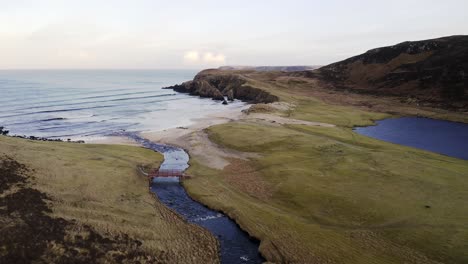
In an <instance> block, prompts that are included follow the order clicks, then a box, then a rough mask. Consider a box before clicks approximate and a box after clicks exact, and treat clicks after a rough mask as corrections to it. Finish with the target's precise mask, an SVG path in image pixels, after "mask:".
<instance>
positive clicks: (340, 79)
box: [313, 36, 468, 108]
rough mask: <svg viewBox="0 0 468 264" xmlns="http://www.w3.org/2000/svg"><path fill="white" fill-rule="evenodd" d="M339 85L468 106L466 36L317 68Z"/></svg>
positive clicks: (377, 51)
mask: <svg viewBox="0 0 468 264" xmlns="http://www.w3.org/2000/svg"><path fill="white" fill-rule="evenodd" d="M313 75H314V77H317V76H318V77H319V78H321V79H322V80H324V81H325V82H329V83H333V84H334V85H335V87H337V88H339V89H348V90H352V91H356V92H362V93H371V94H376V95H396V96H406V97H411V98H415V99H417V100H422V101H426V102H432V103H434V104H437V105H439V106H445V107H454V108H460V107H461V108H466V106H467V102H468V93H467V89H468V88H467V87H468V36H452V37H445V38H439V39H431V40H423V41H414V42H403V43H400V44H397V45H394V46H389V47H383V48H377V49H373V50H370V51H368V52H366V53H364V54H361V55H358V56H355V57H352V58H349V59H346V60H344V61H340V62H337V63H333V64H330V65H328V66H325V67H322V68H320V69H318V70H316V71H315V72H314V74H313Z"/></svg>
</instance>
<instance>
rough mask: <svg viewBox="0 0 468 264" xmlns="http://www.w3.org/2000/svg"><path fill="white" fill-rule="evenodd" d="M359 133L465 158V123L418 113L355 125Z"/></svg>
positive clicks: (467, 153)
mask: <svg viewBox="0 0 468 264" xmlns="http://www.w3.org/2000/svg"><path fill="white" fill-rule="evenodd" d="M355 131H356V132H357V133H359V134H362V135H366V136H369V137H373V138H376V139H380V140H384V141H388V142H392V143H396V144H401V145H405V146H410V147H415V148H420V149H424V150H429V151H432V152H436V153H440V154H444V155H447V156H451V157H455V158H460V159H465V160H468V124H463V123H457V122H450V121H444V120H436V119H429V118H421V117H401V118H393V119H385V120H381V121H377V125H375V126H368V127H357V128H355Z"/></svg>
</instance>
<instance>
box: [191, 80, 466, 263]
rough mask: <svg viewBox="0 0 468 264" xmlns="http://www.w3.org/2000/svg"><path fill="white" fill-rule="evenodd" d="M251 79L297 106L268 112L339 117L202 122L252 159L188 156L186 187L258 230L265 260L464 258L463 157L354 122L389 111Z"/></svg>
mask: <svg viewBox="0 0 468 264" xmlns="http://www.w3.org/2000/svg"><path fill="white" fill-rule="evenodd" d="M269 78H270V77H268V78H267V77H265V79H268V80H270V79H269ZM251 83H254V84H255V85H256V86H257V87H263V88H264V89H267V90H271V91H272V92H273V93H275V94H276V95H278V96H280V98H282V101H285V102H288V103H291V104H293V105H294V106H295V107H293V108H292V109H290V110H288V111H280V112H278V111H277V112H275V113H274V114H278V115H282V116H286V117H291V118H296V119H302V120H308V121H319V122H327V123H331V124H335V125H337V126H336V127H332V128H325V127H311V126H303V125H282V126H279V125H275V124H271V125H267V124H264V123H262V124H259V123H256V122H253V121H250V122H249V121H245V120H244V121H236V122H230V123H227V124H223V125H217V126H214V127H210V128H209V129H207V133H208V134H209V137H210V139H211V140H212V141H214V142H215V143H217V144H219V145H220V146H222V147H224V148H229V149H234V150H238V151H243V152H253V153H258V154H260V157H259V158H254V159H250V160H247V161H246V160H236V159H232V160H231V164H230V165H229V166H227V167H225V168H224V170H215V169H211V168H208V167H207V166H205V165H203V164H201V163H200V162H199V160H198V159H197V156H196V155H192V157H191V165H192V166H191V168H190V169H189V174H191V175H196V177H194V178H193V179H191V180H189V181H186V182H185V183H184V184H185V186H186V187H187V189H188V191H189V193H190V194H191V195H192V196H193V197H195V198H196V199H198V200H200V201H201V202H203V203H205V204H207V205H209V206H211V207H213V208H216V209H219V210H222V211H224V212H226V213H227V214H228V215H230V216H231V217H233V218H235V219H236V221H237V222H238V223H239V224H240V225H241V227H242V228H243V229H245V230H247V231H248V232H249V233H250V234H251V235H253V236H255V237H257V238H259V239H261V241H262V243H261V246H260V250H261V252H262V254H263V255H264V256H265V257H266V258H267V259H268V260H270V261H273V262H278V263H285V262H291V263H468V250H467V249H468V221H467V219H468V210H467V209H466V208H468V201H467V199H466V197H467V196H468V179H467V177H468V162H467V161H464V160H459V159H455V158H450V157H446V156H442V155H438V154H435V153H430V152H426V151H422V150H417V149H414V148H409V147H404V146H400V145H396V144H391V143H386V142H382V141H378V140H375V139H371V138H367V137H364V136H361V135H359V134H356V133H354V132H353V131H352V126H354V125H366V124H371V123H372V121H373V120H377V119H381V118H385V117H389V116H391V115H390V114H386V113H384V112H382V111H379V113H376V112H370V111H365V110H363V109H362V108H359V107H355V106H342V105H337V104H332V103H326V102H324V101H322V100H318V99H316V98H313V97H310V96H308V95H305V94H304V93H306V92H307V91H305V88H300V87H299V88H300V89H299V88H297V86H291V85H290V86H288V85H287V83H288V82H285V83H280V84H272V82H266V81H265V80H260V81H259V80H258V79H256V80H251ZM457 116H459V115H458V114H456V115H455V117H457ZM452 117H453V116H452Z"/></svg>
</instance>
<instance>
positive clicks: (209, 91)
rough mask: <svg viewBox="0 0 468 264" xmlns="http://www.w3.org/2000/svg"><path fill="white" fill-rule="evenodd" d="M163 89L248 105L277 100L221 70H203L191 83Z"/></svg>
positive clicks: (237, 76)
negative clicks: (246, 103) (237, 100)
mask: <svg viewBox="0 0 468 264" xmlns="http://www.w3.org/2000/svg"><path fill="white" fill-rule="evenodd" d="M164 89H173V90H174V91H176V92H180V93H189V94H190V95H198V96H200V97H209V98H213V99H214V100H221V101H224V100H225V99H227V100H230V101H232V100H234V99H239V100H242V101H245V102H249V103H273V102H276V101H278V100H279V98H278V97H277V96H275V95H272V94H271V93H269V92H267V91H264V90H262V89H259V88H255V87H252V86H250V85H248V83H247V80H246V79H245V78H243V77H242V76H241V75H238V74H232V73H231V71H223V70H204V71H202V72H200V73H198V74H197V75H196V76H195V78H194V79H193V80H192V81H187V82H184V83H182V84H179V85H174V86H170V87H166V88H164Z"/></svg>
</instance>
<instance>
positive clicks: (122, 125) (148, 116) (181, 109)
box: [0, 70, 243, 141]
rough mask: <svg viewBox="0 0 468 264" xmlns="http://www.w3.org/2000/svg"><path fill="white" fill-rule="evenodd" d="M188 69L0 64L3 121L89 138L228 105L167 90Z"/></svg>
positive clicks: (173, 122) (164, 124) (14, 127)
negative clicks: (38, 67)
mask: <svg viewBox="0 0 468 264" xmlns="http://www.w3.org/2000/svg"><path fill="white" fill-rule="evenodd" d="M195 74H196V72H195V71H187V70H11V71H7V70H0V126H4V127H5V128H6V129H7V130H10V132H11V134H17V135H27V136H37V137H48V138H63V139H65V138H71V139H75V140H76V139H82V140H85V141H86V140H89V139H91V138H96V137H100V136H103V135H106V134H109V133H112V132H115V131H119V130H127V131H148V130H150V131H154V130H163V129H166V128H172V127H177V126H186V125H190V124H191V120H192V119H194V118H200V117H203V116H204V115H207V114H210V113H215V112H217V111H219V110H220V109H226V108H236V107H241V105H243V104H242V103H240V102H238V103H232V104H229V105H227V106H223V105H221V103H220V102H219V101H213V100H211V99H201V98H197V97H194V96H189V95H186V94H180V93H176V92H174V91H172V90H165V89H162V87H165V86H169V85H173V84H176V83H181V82H183V81H186V80H190V79H192V78H193V76H194V75H195Z"/></svg>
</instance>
